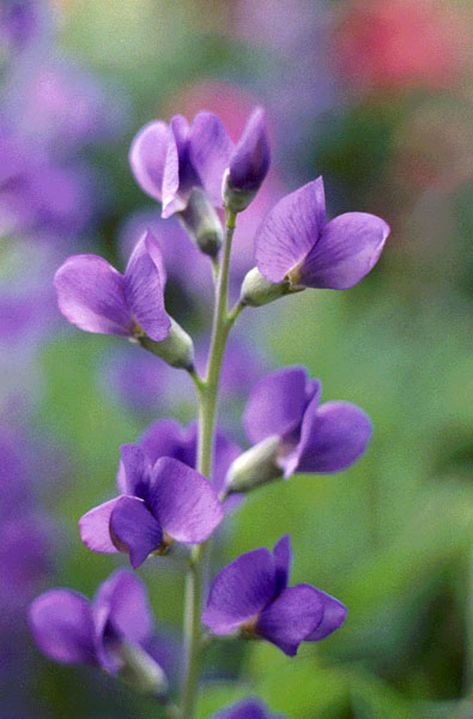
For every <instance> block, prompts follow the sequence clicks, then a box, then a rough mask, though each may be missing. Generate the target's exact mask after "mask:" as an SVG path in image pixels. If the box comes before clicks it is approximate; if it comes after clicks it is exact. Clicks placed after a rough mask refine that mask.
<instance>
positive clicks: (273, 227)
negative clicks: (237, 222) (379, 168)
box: [241, 177, 390, 306]
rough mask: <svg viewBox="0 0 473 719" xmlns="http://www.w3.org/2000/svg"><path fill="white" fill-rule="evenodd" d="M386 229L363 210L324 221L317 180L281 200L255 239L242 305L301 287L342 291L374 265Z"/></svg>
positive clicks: (322, 195) (255, 303)
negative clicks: (253, 266)
mask: <svg viewBox="0 0 473 719" xmlns="http://www.w3.org/2000/svg"><path fill="white" fill-rule="evenodd" d="M389 232H390V230H389V226H388V225H387V224H386V222H384V220H382V219H381V218H379V217H376V216H375V215H370V214H367V213H365V212H347V213H345V214H343V215H339V216H338V217H335V218H334V219H333V220H331V221H330V222H327V220H326V216H325V193H324V185H323V180H322V178H321V177H319V178H318V179H317V180H314V181H313V182H309V183H308V184H307V185H304V186H303V187H301V188H300V189H299V190H296V191H295V192H293V193H291V194H290V195H287V196H286V197H284V198H283V199H282V200H280V201H279V202H278V203H277V205H276V206H275V207H274V208H273V209H272V210H271V212H269V214H268V215H267V216H266V218H265V219H264V220H263V223H262V225H261V227H260V229H259V231H258V232H257V235H256V238H255V256H256V265H257V268H256V269H255V270H251V271H250V273H248V275H247V276H246V278H245V280H244V281H243V285H242V291H241V301H242V302H243V303H244V304H247V305H250V306H259V305H261V304H265V303H266V302H271V301H272V300H274V299H276V298H277V297H278V296H279V297H281V296H283V295H284V294H287V293H288V292H294V291H299V290H302V289H305V288H306V287H312V288H315V289H333V290H346V289H349V288H350V287H353V286H354V285H356V284H357V283H358V282H359V281H360V280H361V279H363V277H364V276H365V275H366V274H368V272H369V271H370V270H371V269H372V268H373V267H374V265H375V264H376V263H377V261H378V259H379V256H380V254H381V251H382V249H383V247H384V243H385V241H386V239H387V237H388V235H389Z"/></svg>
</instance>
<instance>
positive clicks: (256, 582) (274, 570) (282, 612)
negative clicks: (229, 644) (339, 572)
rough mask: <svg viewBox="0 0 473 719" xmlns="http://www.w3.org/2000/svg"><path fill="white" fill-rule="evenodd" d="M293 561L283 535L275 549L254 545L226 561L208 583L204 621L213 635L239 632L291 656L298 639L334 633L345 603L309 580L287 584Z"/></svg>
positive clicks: (313, 638) (344, 614) (315, 637)
mask: <svg viewBox="0 0 473 719" xmlns="http://www.w3.org/2000/svg"><path fill="white" fill-rule="evenodd" d="M291 561H292V553H291V546H290V539H289V536H287V535H286V536H284V537H282V538H281V539H280V540H279V542H278V543H277V544H276V546H275V547H274V550H273V552H270V551H269V550H268V549H266V548H264V547H263V548H261V549H255V550H253V551H252V552H248V553H246V554H242V555H241V556H240V557H238V559H236V560H235V561H234V562H232V563H231V564H228V565H227V566H226V567H224V569H222V571H221V572H220V573H219V574H218V575H217V577H216V578H215V580H214V582H213V584H212V587H211V590H210V594H209V599H208V602H207V607H206V609H205V612H204V615H203V618H202V620H203V622H204V624H205V625H206V626H207V627H208V628H209V629H211V630H212V631H213V632H214V633H215V634H217V635H226V634H234V633H235V632H237V631H239V632H240V633H241V634H242V635H243V636H245V637H248V638H262V639H266V640H267V641H268V642H271V643H272V644H275V645H276V646H277V647H279V648H280V649H281V650H282V651H283V652H284V653H285V654H287V655H288V656H291V657H292V656H295V655H296V654H297V650H298V648H299V645H300V643H301V642H304V641H305V642H318V641H320V640H321V639H324V638H325V637H327V636H328V635H329V634H331V633H332V632H334V631H335V630H336V629H338V628H339V627H340V626H341V625H342V624H343V622H344V620H345V617H346V608H345V607H344V606H343V604H342V603H341V602H339V601H338V600H337V599H335V598H334V597H331V596H330V595H328V594H326V593H325V592H322V591H321V590H320V589H317V588H316V587H312V586H311V585H310V584H297V585H296V586H295V587H288V586H287V584H288V580H289V570H290V564H291Z"/></svg>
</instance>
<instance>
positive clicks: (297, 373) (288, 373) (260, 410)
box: [243, 367, 320, 443]
mask: <svg viewBox="0 0 473 719" xmlns="http://www.w3.org/2000/svg"><path fill="white" fill-rule="evenodd" d="M319 387H320V385H319V384H318V383H317V384H316V385H315V384H313V383H312V384H310V385H309V383H308V379H307V372H306V371H305V369H304V368H303V367H288V368H285V369H281V370H276V371H275V372H271V373H270V374H268V375H267V376H266V377H263V379H261V380H260V381H259V382H258V383H257V385H256V386H255V388H254V389H253V391H252V393H251V396H250V399H249V400H248V403H247V405H246V408H245V412H244V415H243V424H244V427H245V431H246V434H247V435H248V437H249V439H250V440H251V441H252V442H254V443H257V442H260V441H261V440H262V439H266V437H271V436H273V435H277V436H280V437H282V436H284V435H287V434H289V433H290V432H293V431H294V430H295V429H297V427H298V426H299V425H300V423H301V422H302V418H303V416H304V410H305V408H306V406H307V403H308V402H309V401H310V399H311V396H313V395H314V394H315V393H318V392H319Z"/></svg>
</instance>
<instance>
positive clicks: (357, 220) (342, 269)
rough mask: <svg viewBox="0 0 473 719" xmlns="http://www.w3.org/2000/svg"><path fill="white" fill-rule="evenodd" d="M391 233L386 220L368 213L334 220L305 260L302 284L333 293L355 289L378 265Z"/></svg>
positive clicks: (351, 213)
mask: <svg viewBox="0 0 473 719" xmlns="http://www.w3.org/2000/svg"><path fill="white" fill-rule="evenodd" d="M389 232H390V228H389V225H387V224H386V222H384V220H382V219H381V218H380V217H376V216H375V215H369V214H367V213H365V212H347V213H346V214H344V215H340V216H339V217H335V219H333V220H331V222H329V223H328V224H327V225H326V226H325V228H324V229H323V231H322V234H321V235H320V239H319V241H318V242H317V243H316V244H315V245H314V247H313V248H312V249H311V251H310V252H309V254H308V255H307V257H306V258H305V260H304V263H303V265H302V267H301V274H300V282H301V284H303V285H306V286H307V287H315V288H327V289H332V290H347V289H349V288H350V287H353V285H356V283H357V282H359V281H360V280H361V279H363V277H364V276H365V275H367V274H368V272H369V271H370V270H371V269H372V268H373V267H374V266H375V264H376V263H377V261H378V259H379V256H380V254H381V251H382V249H383V247H384V243H385V242H386V239H387V237H388V235H389Z"/></svg>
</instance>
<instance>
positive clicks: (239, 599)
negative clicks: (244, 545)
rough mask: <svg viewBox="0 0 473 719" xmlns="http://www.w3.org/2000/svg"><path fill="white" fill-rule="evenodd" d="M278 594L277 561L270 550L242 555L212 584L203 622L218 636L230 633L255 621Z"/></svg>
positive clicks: (259, 550) (263, 549) (223, 570)
mask: <svg viewBox="0 0 473 719" xmlns="http://www.w3.org/2000/svg"><path fill="white" fill-rule="evenodd" d="M275 592H276V571H275V566H274V558H273V555H272V554H271V552H270V551H269V550H268V549H265V548H262V549H255V550H253V551H252V552H247V553H246V554H242V555H241V556H240V557H238V559H235V561H234V562H232V563H231V564H228V565H227V566H226V567H224V568H223V569H222V571H221V572H219V574H217V576H216V577H215V579H214V582H213V584H212V587H211V590H210V594H209V598H208V601H207V607H206V609H205V612H204V614H203V617H202V621H203V623H204V624H205V625H206V626H207V627H209V629H211V630H212V631H213V632H214V633H215V634H231V633H232V632H234V631H235V630H236V629H238V627H239V626H240V625H241V624H243V623H244V622H247V621H249V620H252V619H254V618H255V616H256V615H258V614H259V613H260V612H261V611H262V610H263V609H264V608H265V607H266V606H267V605H268V604H269V602H270V601H271V600H272V598H273V597H274V595H275Z"/></svg>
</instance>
